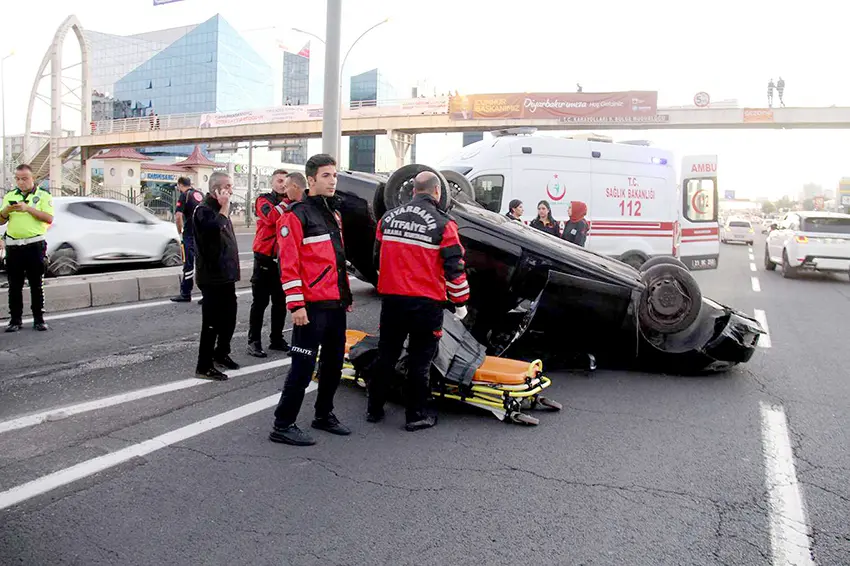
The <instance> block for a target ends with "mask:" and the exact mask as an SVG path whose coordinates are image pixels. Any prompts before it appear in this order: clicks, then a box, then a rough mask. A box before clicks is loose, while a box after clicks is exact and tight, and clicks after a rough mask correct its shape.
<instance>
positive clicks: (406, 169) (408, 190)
mask: <svg viewBox="0 0 850 566" xmlns="http://www.w3.org/2000/svg"><path fill="white" fill-rule="evenodd" d="M423 171H430V172H431V173H434V174H435V175H436V176H437V178H438V179H440V185H442V187H441V188H442V190H441V191H440V202H439V208H440V209H441V210H446V209H447V208H448V204H449V184H448V182H447V181H446V178H445V177H444V176H443V175H442V174H441V173H440V172H439V171H437V170H436V169H432V168H431V167H428V166H427V165H421V164H419V163H411V164H410V165H405V166H403V167H401V168H399V169H396V170H395V171H394V172H393V174H392V175H390V178H389V179H388V180H387V184H386V186H385V187H384V206H386V209H387V210H391V209H393V208H396V207H399V206H401V205H403V204H406V203H408V202H410V201H411V200H413V178H414V177H416V176H417V175H418V174H419V173H422V172H423Z"/></svg>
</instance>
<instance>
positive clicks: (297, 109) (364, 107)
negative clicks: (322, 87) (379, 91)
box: [89, 97, 449, 135]
mask: <svg viewBox="0 0 850 566" xmlns="http://www.w3.org/2000/svg"><path fill="white" fill-rule="evenodd" d="M448 111H449V97H436V98H407V99H399V100H360V101H352V102H350V103H349V104H348V107H347V108H343V110H342V116H343V118H368V117H375V116H381V117H397V116H416V115H424V114H435V115H438V114H447V113H448ZM322 114H323V112H322V105H321V104H311V105H304V106H276V107H272V108H258V109H253V110H243V111H238V112H206V113H202V112H197V113H192V114H167V115H163V116H159V115H151V116H140V117H135V118H121V119H116V120H100V121H96V122H92V123H91V131H90V132H89V133H90V134H95V135H96V134H116V133H127V132H147V131H157V130H175V129H190V128H192V129H194V128H218V127H226V126H240V125H248V124H268V123H273V122H298V121H305V120H321V119H322Z"/></svg>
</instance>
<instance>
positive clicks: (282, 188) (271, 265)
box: [247, 169, 306, 358]
mask: <svg viewBox="0 0 850 566" xmlns="http://www.w3.org/2000/svg"><path fill="white" fill-rule="evenodd" d="M297 175H298V176H300V177H301V179H303V178H304V177H303V176H301V174H300V173H298V174H297ZM291 184H292V181H291V180H290V177H289V175H288V173H287V172H286V171H284V170H283V169H278V170H276V171H275V172H274V173H272V190H271V192H270V193H265V194H262V195H260V196H259V197H257V201H256V203H254V213H255V216H256V217H257V232H256V234H255V235H254V245H253V248H252V249H253V251H254V273H253V274H252V275H251V294H252V296H253V301H252V302H251V313H250V315H249V319H248V348H247V353H248V354H249V355H251V356H254V357H257V358H265V357H266V353H265V352H264V351H263V339H262V336H261V331H262V329H263V315H264V314H265V312H266V307H267V306H268V304H269V301H271V304H272V312H271V332H270V334H269V349H270V350H279V351H281V352H288V351H289V344H287V343H286V340H285V339H284V338H283V323H284V320H285V318H286V305H285V303H284V299H285V297H284V294H283V289H281V287H280V268H279V267H278V257H277V256H278V253H277V222H278V220H279V219H280V215H281V212H282V210H283V209H284V208H285V207H286V206H289V204H290V203H291V202H292V200H291V199H289V198H288V197H287V188H288V185H291ZM304 184H306V181H305V182H304ZM295 200H301V199H300V197H299V198H297V199H295Z"/></svg>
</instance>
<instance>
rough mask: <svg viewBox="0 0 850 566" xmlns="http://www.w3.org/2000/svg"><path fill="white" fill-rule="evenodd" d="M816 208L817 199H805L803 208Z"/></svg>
mask: <svg viewBox="0 0 850 566" xmlns="http://www.w3.org/2000/svg"><path fill="white" fill-rule="evenodd" d="M814 209H815V199H811V198H807V199H806V200H804V201H803V210H814Z"/></svg>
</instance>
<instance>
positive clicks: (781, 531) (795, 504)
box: [761, 402, 815, 566]
mask: <svg viewBox="0 0 850 566" xmlns="http://www.w3.org/2000/svg"><path fill="white" fill-rule="evenodd" d="M761 421H762V446H763V448H764V464H765V465H764V475H765V487H766V488H767V495H768V498H769V504H770V513H769V519H770V547H771V551H772V554H773V564H774V566H780V565H781V566H786V565H788V566H790V565H792V564H793V565H794V566H814V564H815V562H814V560H813V558H812V550H811V546H810V544H809V534H810V532H811V531H810V529H809V524H808V519H807V517H806V506H805V502H804V500H803V494H802V491H801V490H800V484H799V483H798V481H797V473H796V471H795V468H794V452H793V450H792V449H791V438H790V435H789V434H788V419H787V418H786V416H785V410H784V409H783V408H782V407H781V406H770V405H767V404H766V403H764V402H762V403H761Z"/></svg>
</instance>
